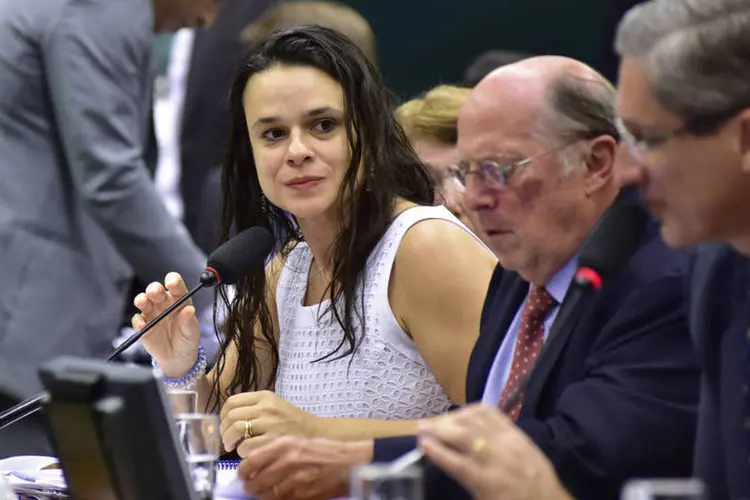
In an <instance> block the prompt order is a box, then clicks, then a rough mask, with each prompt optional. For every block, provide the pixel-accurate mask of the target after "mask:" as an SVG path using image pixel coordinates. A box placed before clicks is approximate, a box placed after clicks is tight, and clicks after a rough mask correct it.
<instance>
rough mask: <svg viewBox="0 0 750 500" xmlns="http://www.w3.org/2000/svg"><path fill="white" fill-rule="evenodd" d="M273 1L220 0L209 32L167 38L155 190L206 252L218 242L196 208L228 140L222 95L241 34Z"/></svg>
mask: <svg viewBox="0 0 750 500" xmlns="http://www.w3.org/2000/svg"><path fill="white" fill-rule="evenodd" d="M275 3H277V2H276V0H221V2H220V4H219V7H218V9H217V11H216V18H215V19H214V21H213V23H212V24H211V25H210V26H207V27H204V28H200V29H196V30H191V29H186V30H182V31H180V32H178V33H177V34H176V36H175V37H173V38H172V42H171V47H170V58H169V63H168V66H167V70H166V72H165V75H164V76H165V78H164V83H165V84H166V85H164V92H163V93H162V95H161V99H157V101H156V103H155V104H156V107H155V114H154V118H155V120H156V130H157V135H158V136H160V148H159V149H160V155H159V162H158V164H157V168H156V174H155V177H156V184H157V188H160V189H161V191H162V192H164V193H165V200H167V201H168V202H170V203H171V205H172V207H173V208H174V210H172V213H173V214H174V215H175V216H176V217H178V218H179V219H181V220H183V221H184V224H185V227H186V228H187V229H188V231H189V232H190V234H191V236H192V237H193V239H194V240H195V242H196V243H197V244H198V246H200V247H201V248H202V249H203V251H205V252H206V253H210V252H212V251H213V250H214V249H215V248H216V246H217V243H218V240H219V234H218V226H219V220H220V219H219V217H218V213H217V211H216V210H211V209H210V207H207V206H206V205H205V204H204V203H203V196H204V190H205V189H207V188H205V186H206V184H207V183H210V181H208V179H209V177H210V176H211V175H218V174H217V172H220V170H221V161H222V160H223V156H224V150H225V148H226V145H227V138H228V135H229V89H230V88H231V86H232V78H233V77H234V71H235V69H236V66H237V64H238V62H239V60H240V59H241V57H242V54H243V53H244V52H245V50H246V49H247V44H246V42H245V41H244V40H243V38H242V30H244V29H245V28H246V27H247V25H248V24H250V23H252V22H254V21H256V20H257V19H258V18H259V17H260V16H261V15H263V14H264V12H266V11H267V10H268V9H269V8H273V7H272V6H273V5H274V4H275Z"/></svg>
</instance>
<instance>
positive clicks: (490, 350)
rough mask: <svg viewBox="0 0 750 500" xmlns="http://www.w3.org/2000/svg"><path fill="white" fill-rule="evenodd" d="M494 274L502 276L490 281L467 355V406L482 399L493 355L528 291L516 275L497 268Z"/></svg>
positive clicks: (524, 283)
mask: <svg viewBox="0 0 750 500" xmlns="http://www.w3.org/2000/svg"><path fill="white" fill-rule="evenodd" d="M495 272H496V273H498V272H501V273H503V276H502V278H501V279H500V280H499V281H498V282H495V278H494V277H493V280H492V281H493V282H491V283H490V289H489V290H488V293H487V298H486V299H485V302H484V309H483V310H482V325H481V328H480V332H479V338H478V339H477V343H476V345H475V346H474V350H473V351H472V353H471V358H470V360H469V368H468V371H467V376H466V399H467V402H469V403H472V402H476V401H480V400H481V399H482V394H483V393H484V387H485V385H486V384H487V376H488V375H489V373H490V370H491V369H492V364H493V362H494V361H495V356H496V355H497V351H498V350H499V349H500V345H501V344H502V342H503V339H504V338H505V335H506V334H507V332H508V328H509V327H510V324H511V322H512V321H513V318H514V317H515V315H516V313H517V312H518V309H519V308H520V307H521V304H522V303H523V299H524V298H525V297H526V294H527V293H528V289H529V286H528V283H526V282H525V281H523V280H522V279H521V277H520V276H518V275H517V274H516V273H511V272H509V271H503V270H502V269H501V268H500V267H498V270H497V271H495Z"/></svg>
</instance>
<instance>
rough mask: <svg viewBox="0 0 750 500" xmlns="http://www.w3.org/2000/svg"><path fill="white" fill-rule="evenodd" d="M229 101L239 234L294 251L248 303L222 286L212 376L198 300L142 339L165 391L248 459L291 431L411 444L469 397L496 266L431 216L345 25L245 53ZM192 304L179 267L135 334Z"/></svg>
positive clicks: (227, 222)
mask: <svg viewBox="0 0 750 500" xmlns="http://www.w3.org/2000/svg"><path fill="white" fill-rule="evenodd" d="M230 106H231V114H232V116H231V136H230V138H229V144H228V150H227V156H226V160H225V163H224V172H223V186H222V190H223V201H224V205H223V238H224V239H227V238H228V237H229V234H230V230H242V229H245V228H248V227H252V226H264V227H266V228H269V229H271V228H276V234H277V235H282V234H283V235H284V236H283V238H282V237H281V236H279V239H280V240H281V241H279V248H280V249H281V250H280V252H279V253H278V255H277V256H276V258H275V259H274V261H273V262H272V263H270V264H269V265H268V266H267V267H266V269H263V268H261V267H259V268H258V269H256V270H254V271H253V272H252V273H251V274H250V275H249V276H247V277H246V278H244V279H243V280H241V281H240V282H239V283H238V284H237V285H236V290H234V293H233V294H232V298H231V299H230V298H229V296H228V294H227V290H225V289H223V288H222V289H220V291H219V294H220V296H221V298H222V299H223V301H224V305H225V307H226V309H227V311H228V316H227V318H226V321H225V322H224V324H223V325H222V331H223V332H224V333H225V335H224V338H223V342H222V349H221V354H220V356H219V359H218V362H217V363H216V364H215V366H214V367H213V369H212V370H211V371H210V372H209V373H208V374H207V375H205V376H204V373H205V365H206V363H205V357H204V356H203V353H202V350H201V348H200V346H199V338H200V332H199V329H198V323H197V321H196V319H195V311H194V309H193V308H192V307H191V306H187V307H184V308H183V309H182V310H181V311H180V312H179V313H178V314H175V315H173V316H172V317H171V318H168V319H167V320H166V321H165V322H164V323H162V326H160V327H158V328H157V329H155V330H154V331H153V332H151V333H149V334H148V335H147V336H145V337H144V338H143V343H144V345H145V347H146V348H147V349H148V351H149V352H150V353H151V355H152V356H153V358H154V360H155V362H156V363H157V364H158V366H159V368H160V369H161V370H162V372H163V373H164V375H165V381H166V383H167V384H168V385H171V386H172V387H194V388H196V390H198V392H199V395H200V400H201V402H202V403H203V404H205V405H206V406H207V407H213V408H221V415H222V424H221V426H222V437H223V440H224V444H225V447H226V448H227V449H233V448H234V447H235V446H237V445H238V444H239V443H242V445H241V446H239V448H238V450H237V451H238V452H239V453H240V455H242V454H243V453H244V452H245V450H247V449H249V448H250V447H252V446H257V445H258V444H262V443H263V442H265V441H267V440H268V439H271V438H274V437H277V436H280V435H285V434H302V435H308V436H325V437H334V438H343V439H354V438H363V437H379V436H391V435H399V434H406V433H410V432H413V431H414V429H415V421H414V419H419V418H425V417H430V416H434V415H437V414H439V413H442V412H444V411H445V410H447V409H448V408H449V407H450V406H451V404H452V403H455V404H461V403H464V402H465V394H464V386H465V377H466V367H467V365H468V359H469V355H470V353H471V350H472V348H473V346H474V342H475V340H476V337H477V335H478V332H479V321H480V315H481V309H482V304H483V301H484V296H485V293H486V290H487V286H488V284H489V281H490V277H491V275H492V272H493V270H494V268H495V265H496V259H495V257H494V256H493V255H492V253H491V252H490V251H489V250H488V249H487V248H486V247H484V246H483V244H482V243H481V242H480V241H479V240H478V239H476V237H475V236H473V235H472V234H471V233H470V232H469V231H467V230H466V228H465V227H464V226H463V225H461V223H460V222H459V221H458V220H457V219H456V218H455V217H454V216H453V215H452V214H450V212H449V211H448V210H447V209H445V208H444V207H435V206H431V205H432V202H433V188H434V186H433V183H432V181H431V178H430V175H429V174H428V173H427V171H426V170H425V168H424V166H423V165H422V164H421V162H420V161H419V159H418V158H417V156H416V155H415V153H414V151H413V150H412V148H411V147H410V146H409V143H408V141H407V139H406V138H405V136H404V133H403V131H402V130H401V128H400V127H399V126H398V125H397V124H396V122H395V120H394V118H393V115H392V107H391V100H390V97H389V94H388V92H387V89H386V87H385V84H384V83H383V81H382V78H381V76H380V75H379V73H378V72H377V70H376V69H375V67H374V66H373V65H372V63H370V62H369V61H368V59H367V58H366V57H365V56H364V55H363V54H362V52H361V51H360V50H359V49H358V48H357V47H356V46H355V45H354V44H352V43H351V42H350V41H349V40H348V39H346V38H345V37H343V36H342V35H340V34H338V33H337V32H335V31H332V30H329V29H325V28H322V27H317V26H305V27H298V28H292V29H285V30H280V31H277V32H275V33H273V34H272V35H270V36H269V37H267V38H266V39H264V40H262V41H260V42H259V43H258V44H257V45H256V46H255V47H253V48H252V49H251V50H250V52H249V53H248V54H247V56H246V57H245V58H244V59H243V61H242V64H241V66H240V69H239V70H238V73H237V75H236V78H235V81H234V85H233V87H232V91H231V96H230ZM288 214H291V216H292V218H293V220H292V219H290V218H289V216H288ZM279 228H280V229H279ZM185 292H186V287H185V284H184V282H183V281H182V278H181V277H180V276H178V275H176V274H174V273H172V274H170V275H168V276H167V278H166V279H165V284H164V285H161V284H159V283H152V284H151V285H149V286H148V288H147V289H146V292H145V293H143V294H140V295H139V296H138V297H137V298H136V301H135V302H136V306H137V307H138V309H139V310H140V311H141V313H140V314H137V315H136V316H135V317H134V318H133V326H134V327H135V328H136V329H140V328H142V327H143V326H144V325H145V323H146V322H147V321H149V320H151V319H152V318H154V317H155V316H156V315H157V314H159V313H160V312H161V311H163V310H164V309H165V308H166V307H167V306H168V305H170V304H171V303H173V302H174V300H175V299H176V298H177V297H179V296H181V295H182V294H184V293H185ZM327 417H328V418H327ZM330 417H335V418H330Z"/></svg>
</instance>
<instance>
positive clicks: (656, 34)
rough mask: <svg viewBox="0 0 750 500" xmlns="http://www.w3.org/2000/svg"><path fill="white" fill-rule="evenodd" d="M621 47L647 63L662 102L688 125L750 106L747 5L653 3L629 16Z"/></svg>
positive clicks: (738, 0)
mask: <svg viewBox="0 0 750 500" xmlns="http://www.w3.org/2000/svg"><path fill="white" fill-rule="evenodd" d="M615 47H616V49H617V52H618V53H619V54H620V55H623V56H632V57H638V58H643V59H644V60H645V63H646V72H647V75H648V84H649V86H650V88H651V90H652V92H653V93H654V96H655V98H656V100H657V101H658V102H659V103H660V104H661V105H662V106H664V107H665V108H666V109H668V110H669V111H671V112H673V113H675V114H676V115H677V116H679V117H680V118H682V119H683V120H684V121H685V122H687V123H691V122H695V121H696V120H698V119H701V118H704V119H705V118H709V119H710V118H711V117H718V116H721V115H726V114H731V113H732V112H736V111H739V110H740V109H742V108H744V107H747V106H750V2H748V1H747V0H652V1H650V2H647V3H645V4H642V5H639V6H637V7H635V8H633V9H631V10H630V11H629V12H628V13H627V14H626V15H625V17H624V18H623V20H622V22H621V23H620V26H619V28H618V31H617V36H616V43H615ZM710 131H711V130H706V132H710ZM695 132H696V133H699V131H697V130H696V131H695Z"/></svg>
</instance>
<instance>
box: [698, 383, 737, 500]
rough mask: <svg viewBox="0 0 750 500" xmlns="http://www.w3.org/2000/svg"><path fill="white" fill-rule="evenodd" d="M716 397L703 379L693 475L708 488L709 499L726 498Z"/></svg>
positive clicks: (722, 449)
mask: <svg viewBox="0 0 750 500" xmlns="http://www.w3.org/2000/svg"><path fill="white" fill-rule="evenodd" d="M717 407H718V405H717V401H716V394H715V393H714V391H713V390H712V389H711V387H710V386H709V385H708V384H707V383H706V381H705V380H703V381H702V384H701V403H700V412H699V417H698V432H697V435H696V439H695V462H694V470H695V475H696V476H697V477H698V478H700V479H701V480H703V482H704V483H705V484H706V485H707V486H708V490H709V493H710V494H711V498H729V493H728V492H727V491H726V484H727V481H726V476H725V471H726V467H725V465H724V456H725V452H724V443H723V440H722V437H721V430H720V428H719V426H720V423H719V415H718V414H717V412H716V409H717Z"/></svg>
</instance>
